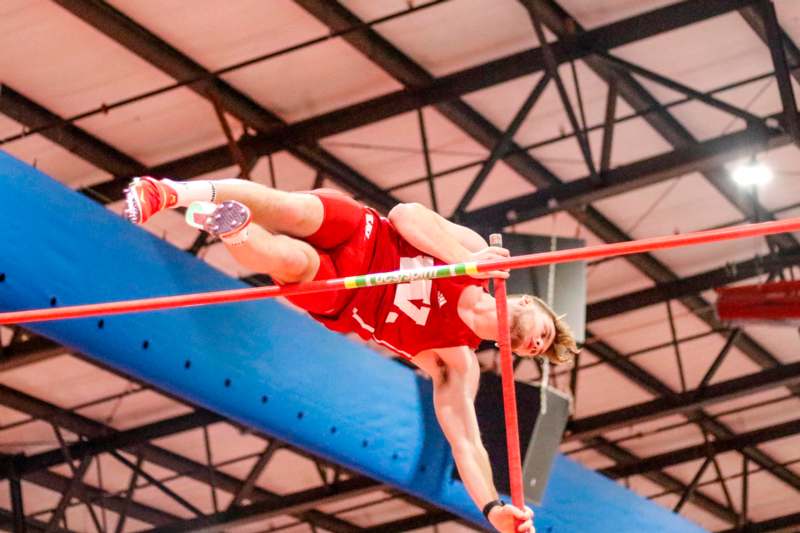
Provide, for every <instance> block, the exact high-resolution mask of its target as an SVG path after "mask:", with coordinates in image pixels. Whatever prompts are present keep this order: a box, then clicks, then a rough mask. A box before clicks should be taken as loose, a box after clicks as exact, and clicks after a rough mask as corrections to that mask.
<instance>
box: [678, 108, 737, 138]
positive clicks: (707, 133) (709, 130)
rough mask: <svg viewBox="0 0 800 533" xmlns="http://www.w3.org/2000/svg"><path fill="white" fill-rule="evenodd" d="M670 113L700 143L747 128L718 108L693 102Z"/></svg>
mask: <svg viewBox="0 0 800 533" xmlns="http://www.w3.org/2000/svg"><path fill="white" fill-rule="evenodd" d="M670 113H671V114H672V116H674V117H675V118H676V119H678V122H680V123H681V124H682V125H683V126H684V127H685V128H686V129H687V130H689V133H691V134H692V136H693V137H694V138H695V139H696V140H698V141H707V140H709V139H714V138H716V137H719V136H721V135H724V134H729V133H735V132H737V131H741V130H743V129H744V128H745V126H746V124H745V122H744V121H743V120H742V119H740V118H737V117H735V116H734V115H731V114H729V113H726V112H724V111H722V110H720V109H718V108H716V107H712V106H710V105H707V104H705V103H703V102H697V101H692V102H688V103H685V104H680V105H676V106H674V107H672V108H671V109H670Z"/></svg>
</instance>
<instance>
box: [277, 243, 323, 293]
mask: <svg viewBox="0 0 800 533" xmlns="http://www.w3.org/2000/svg"><path fill="white" fill-rule="evenodd" d="M273 239H274V242H273V244H274V245H275V246H276V247H280V248H281V253H280V254H277V255H276V257H275V264H274V265H273V268H274V270H275V275H277V276H278V277H279V278H280V279H281V280H282V281H284V282H287V283H293V282H300V281H310V280H312V279H314V276H315V275H316V273H317V269H318V268H319V255H318V254H317V253H316V251H315V250H314V249H313V248H311V247H310V246H307V245H306V246H303V245H301V244H300V243H298V241H296V240H294V239H292V238H291V237H286V236H284V235H275V236H273ZM303 244H305V243H303Z"/></svg>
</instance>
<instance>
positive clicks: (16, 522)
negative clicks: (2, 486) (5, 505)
mask: <svg viewBox="0 0 800 533" xmlns="http://www.w3.org/2000/svg"><path fill="white" fill-rule="evenodd" d="M8 482H9V492H10V493H11V513H12V517H13V518H12V528H13V529H12V531H13V532H14V533H25V531H26V529H27V524H26V523H25V506H24V502H23V500H22V483H21V482H20V479H19V478H18V477H16V476H14V477H12V478H11V479H9V480H8Z"/></svg>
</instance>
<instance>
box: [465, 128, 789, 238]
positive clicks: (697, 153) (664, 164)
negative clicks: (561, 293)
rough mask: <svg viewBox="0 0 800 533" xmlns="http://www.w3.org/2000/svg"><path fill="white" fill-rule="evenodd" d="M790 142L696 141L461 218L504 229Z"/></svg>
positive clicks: (773, 134) (739, 135) (752, 133)
mask: <svg viewBox="0 0 800 533" xmlns="http://www.w3.org/2000/svg"><path fill="white" fill-rule="evenodd" d="M791 142H792V139H791V137H790V136H789V135H788V134H786V133H784V132H782V131H777V130H768V129H760V128H759V129H748V130H744V131H740V132H736V133H732V134H728V135H724V136H722V137H717V138H714V139H711V140H708V141H704V142H702V143H696V144H693V145H690V146H683V147H680V148H676V149H675V150H673V151H672V152H667V153H665V154H659V155H656V156H653V157H650V158H648V159H643V160H641V161H636V162H634V163H629V164H627V165H623V166H619V167H617V168H614V169H611V170H609V171H607V172H605V173H604V174H603V180H602V181H597V180H596V179H594V178H593V177H592V176H591V175H589V176H585V177H583V178H580V179H577V180H574V181H569V182H566V183H562V184H560V185H551V186H550V187H547V188H545V189H541V190H538V191H535V192H533V193H530V194H526V195H523V196H519V197H516V198H511V199H509V200H505V201H502V202H497V203H495V204H491V205H488V206H486V207H482V208H480V209H475V210H473V211H470V212H469V213H466V214H465V215H464V216H463V217H462V219H463V221H464V222H465V223H466V224H478V223H479V222H480V221H484V223H489V224H493V225H495V226H497V227H503V226H508V225H509V224H512V223H520V222H525V221H528V220H533V219H535V218H539V217H543V216H546V215H550V214H553V213H557V212H559V211H563V210H569V209H581V208H583V207H585V206H586V205H588V204H590V203H592V202H596V201H598V200H602V199H604V198H609V197H611V196H616V195H618V194H621V193H624V192H630V191H632V190H635V189H640V188H643V187H648V186H650V185H654V184H656V183H661V182H663V181H666V180H669V179H672V178H676V177H680V176H683V175H686V174H689V173H691V172H702V171H708V170H711V169H714V168H717V167H719V166H720V165H723V164H724V163H725V162H727V161H731V160H733V159H737V158H740V157H742V156H746V155H750V154H752V151H753V145H754V144H755V145H761V146H767V147H769V148H778V147H781V146H785V145H787V144H789V143H791Z"/></svg>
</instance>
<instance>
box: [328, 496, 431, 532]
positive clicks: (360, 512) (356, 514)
mask: <svg viewBox="0 0 800 533" xmlns="http://www.w3.org/2000/svg"><path fill="white" fill-rule="evenodd" d="M374 497H375V496H373V498H374ZM421 514H424V511H422V510H421V509H419V508H417V507H412V506H410V505H408V504H407V503H406V502H405V501H403V500H402V499H400V498H395V499H391V500H388V501H385V502H382V503H378V504H375V505H371V506H369V507H366V508H364V509H356V510H353V511H350V512H344V513H341V514H337V518H342V519H344V520H347V521H348V522H352V523H353V524H356V525H357V526H360V527H371V526H376V525H378V524H383V523H385V522H393V521H395V520H402V519H403V518H409V517H411V516H416V515H421Z"/></svg>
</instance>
